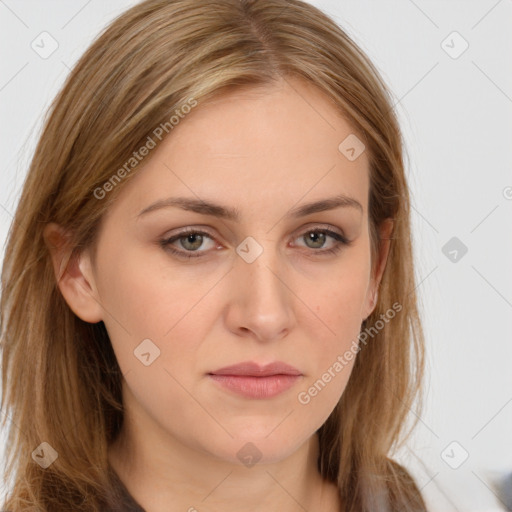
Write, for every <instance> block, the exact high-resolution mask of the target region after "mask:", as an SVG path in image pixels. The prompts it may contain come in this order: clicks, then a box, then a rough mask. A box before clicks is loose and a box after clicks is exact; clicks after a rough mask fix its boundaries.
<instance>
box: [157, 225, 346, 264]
mask: <svg viewBox="0 0 512 512" xmlns="http://www.w3.org/2000/svg"><path fill="white" fill-rule="evenodd" d="M301 237H302V239H303V240H304V241H305V242H306V245H307V247H309V248H310V249H311V252H312V253H313V254H315V253H316V254H318V255H327V254H335V253H337V252H339V251H340V250H341V249H342V248H343V246H348V245H350V244H351V243H352V242H350V241H349V240H347V239H346V238H345V237H344V236H343V235H341V234H340V233H337V232H336V231H333V230H331V229H320V228H316V229H310V230H308V231H305V232H304V233H303V234H302V235H301V236H300V237H298V238H297V239H300V238H301ZM329 238H330V239H332V240H333V242H331V247H330V248H328V249H322V247H323V246H324V245H325V244H326V241H327V240H328V239H329ZM297 239H296V240H297ZM205 240H210V241H211V242H214V238H213V237H212V236H211V235H210V234H209V233H207V232H205V231H201V230H197V229H193V228H189V229H187V230H184V231H182V232H181V233H177V234H176V235H173V236H171V237H169V238H164V239H162V240H160V242H159V243H160V245H161V247H162V248H163V249H165V250H166V251H168V252H170V253H171V254H173V255H175V256H177V257H178V258H185V259H190V258H198V257H201V256H203V255H204V253H207V252H209V251H208V250H202V251H200V250H199V249H200V248H201V246H203V244H204V242H205ZM176 242H179V245H180V246H181V249H177V248H176V247H174V246H173V244H175V243H176ZM213 246H215V244H213Z"/></svg>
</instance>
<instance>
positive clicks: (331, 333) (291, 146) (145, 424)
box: [64, 80, 375, 464]
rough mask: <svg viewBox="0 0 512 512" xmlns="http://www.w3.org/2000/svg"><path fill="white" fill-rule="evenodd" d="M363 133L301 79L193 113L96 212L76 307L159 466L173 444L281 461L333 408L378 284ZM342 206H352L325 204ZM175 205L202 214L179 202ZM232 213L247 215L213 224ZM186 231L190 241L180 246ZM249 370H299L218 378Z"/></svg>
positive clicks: (229, 456) (234, 458)
mask: <svg viewBox="0 0 512 512" xmlns="http://www.w3.org/2000/svg"><path fill="white" fill-rule="evenodd" d="M290 85H292V86H293V88H292V87H290ZM352 133H353V131H352V129H351V127H350V126H349V125H348V124H347V123H346V122H345V121H344V120H343V119H342V118H340V117H339V116H338V115H337V114H336V113H335V110H334V108H333V106H332V105H331V104H330V103H329V102H327V100H326V99H324V97H323V96H321V94H320V93H319V92H317V91H316V90H315V89H313V88H312V87H311V86H309V85H306V84H304V83H302V82H299V81H297V80H289V81H287V82H281V83H280V84H279V85H278V86H275V87H272V88H267V89H264V90H261V89H260V90H254V89H253V90H251V91H245V92H240V91H239V92H236V93H233V94H230V95H229V96H225V97H222V98H221V99H216V100H215V101H214V102H210V103H209V104H200V105H199V106H197V107H196V108H195V109H193V110H192V111H191V112H190V113H189V114H188V115H187V116H185V118H184V119H183V120H181V121H180V124H178V125H177V126H175V127H174V129H173V130H172V132H171V135H170V136H169V137H168V138H167V139H165V140H164V141H163V142H162V144H161V145H160V146H158V147H157V148H156V149H152V150H151V151H150V155H151V159H149V158H148V159H147V161H144V160H143V161H142V163H141V164H139V169H137V174H136V175H135V176H133V177H132V178H133V179H131V181H130V182H129V183H127V184H126V186H125V187H124V189H123V190H122V192H121V193H120V195H119V198H118V200H117V201H116V202H115V203H114V205H113V206H112V208H111V209H110V210H109V212H108V214H107V215H106V217H105V218H104V219H103V223H102V226H101V230H100V233H99V237H98V239H97V245H96V248H95V251H96V252H95V256H94V258H93V259H92V260H91V259H89V253H88V252H86V253H84V255H83V259H82V261H81V265H80V268H81V270H82V271H83V273H84V278H85V279H86V281H84V282H86V283H87V285H86V287H87V286H90V289H89V292H88V297H89V299H87V298H83V301H82V303H80V304H84V303H85V301H87V300H90V303H89V304H88V306H87V307H82V306H81V305H74V304H73V300H70V301H68V302H71V304H70V305H71V306H72V307H73V309H74V311H75V312H76V313H77V314H78V315H79V316H81V317H82V318H83V319H85V320H87V321H91V322H97V321H99V320H103V321H104V323H105V326H106V328H107V330H108V333H109V336H110V339H111V341H112V346H113V349H114V351H115V354H116V357H117V359H118V362H119V365H120V368H121V370H122V372H123V374H124V379H125V382H124V384H123V386H124V390H123V392H124V395H123V396H124V400H125V407H126V410H127V414H128V415H131V417H132V418H136V422H137V425H138V427H137V428H138V429H139V433H141V432H142V433H143V435H144V438H145V441H144V442H145V443H147V445H148V447H149V446H158V450H160V451H161V452H162V457H164V456H165V446H171V445H173V446H174V448H175V447H176V446H181V447H184V448H187V449H192V450H195V451H200V452H202V453H203V454H204V453H207V454H210V455H213V456H215V457H216V458H220V459H222V460H225V461H229V462H235V463H238V464H239V463H240V462H241V461H242V462H243V460H242V459H243V456H244V455H249V456H253V458H254V457H256V458H260V457H261V458H260V459H259V460H260V462H272V461H277V460H279V459H282V458H284V457H286V456H288V455H290V454H291V453H293V452H294V451H296V450H297V449H298V447H299V446H300V445H302V444H303V443H304V442H305V441H306V440H307V439H308V438H310V437H311V436H312V435H313V434H314V433H315V431H316V430H317V429H318V428H319V427H320V426H321V425H322V424H323V423H324V422H325V420H326V419H327V417H328V416H329V414H330V413H331V412H332V410H333V408H334V407H335V405H336V403H337V402H338V400H339V399H340V397H341V395H342V393H343V391H344V389H345V386H346V384H347V381H348V378H349V375H350V372H351V370H352V367H353V363H354V359H352V360H350V361H346V359H345V361H346V364H345V365H344V366H343V368H342V369H341V370H339V371H337V370H336V369H335V368H338V369H339V366H337V365H336V364H335V363H336V362H337V361H338V362H339V357H343V355H344V354H345V352H346V351H347V350H349V349H351V347H352V352H353V353H355V350H354V347H355V346H356V345H355V342H356V341H357V336H358V334H359V332H360V327H361V322H362V321H363V320H364V319H365V318H366V317H367V316H368V315H369V314H370V312H371V311H372V309H373V305H374V304H373V302H372V294H373V292H374V291H375V282H374V281H373V280H372V276H371V272H370V270H371V261H370V239H369V225H368V187H369V176H368V159H367V154H366V152H364V151H363V152H362V153H361V154H360V155H359V156H357V155H358V152H359V151H360V149H361V148H360V147H359V146H354V139H353V138H352V137H353V135H351V134H352ZM349 136H351V138H350V139H348V141H347V142H345V143H344V144H342V148H341V151H340V149H339V146H340V143H342V142H343V141H344V140H345V139H346V138H347V137H349ZM351 147H354V149H355V151H351V150H350V148H351ZM342 151H343V152H342ZM347 155H348V156H349V157H350V158H347ZM354 156H357V158H355V159H354ZM341 196H346V198H350V199H348V201H346V204H345V205H344V206H343V203H342V202H340V203H341V204H338V203H336V204H335V203H334V202H333V203H329V202H325V201H328V200H329V201H332V200H333V199H339V198H340V197H341ZM177 198H183V199H184V200H185V199H186V200H187V201H189V204H190V205H195V206H189V207H188V208H184V207H180V206H179V205H175V206H172V205H170V201H171V200H176V199H177ZM166 202H169V204H167V206H166ZM206 203H208V204H210V203H211V204H215V205H217V206H215V207H213V206H208V207H206ZM312 203H318V206H317V207H309V208H304V206H305V205H310V204H312ZM201 204H202V205H203V206H202V207H201V208H199V207H198V205H201ZM153 205H156V206H153ZM332 206H335V207H332ZM196 210H197V211H196ZM198 210H201V211H198ZM231 211H232V212H236V213H237V218H236V219H235V218H231V217H228V216H223V215H222V216H221V215H220V214H221V212H222V213H223V212H231ZM186 229H187V230H190V231H193V232H195V233H197V234H196V235H195V236H194V235H193V234H192V235H186V234H182V235H181V238H178V235H180V233H183V231H184V230H186ZM321 230H330V231H332V232H333V233H334V235H331V234H325V233H324V232H322V231H321ZM338 235H339V236H341V237H345V238H346V239H347V240H348V241H349V242H350V245H344V244H343V243H342V242H339V241H337V240H336V238H335V237H336V236H338ZM173 237H176V238H175V240H173V241H169V242H167V243H166V242H165V240H169V239H171V238H173ZM173 251H176V253H174V252H173ZM187 255H191V256H193V257H190V258H188V259H187V257H186V256H187ZM64 286H65V285H64ZM82 288H83V287H82ZM86 295H87V294H86ZM363 350H364V348H363ZM354 357H355V356H354ZM248 361H252V362H254V363H256V364H257V365H261V366H263V365H266V364H268V363H272V362H284V363H286V364H288V365H291V366H292V367H294V368H295V369H296V370H297V371H298V373H299V376H298V377H294V378H293V377H290V376H288V377H283V376H281V377H276V376H274V377H267V378H265V379H263V378H262V377H254V376H253V377H245V378H242V377H231V378H226V377H224V378H212V376H211V375H210V374H211V373H213V372H215V371H216V370H218V369H221V368H223V367H227V366H231V365H235V364H238V363H241V362H248ZM276 372H277V373H279V371H278V370H276ZM231 373H232V374H236V371H233V372H231ZM326 373H327V374H329V375H327V376H326ZM328 377H330V378H328ZM257 379H260V380H257ZM318 381H321V383H320V384H319V383H318ZM229 383H230V384H231V385H232V386H233V388H230V387H227V384H229ZM315 383H317V384H316V388H315V389H316V392H315V390H313V391H308V390H310V388H312V387H315ZM258 384H259V386H258ZM285 384H286V385H285ZM281 386H282V387H281ZM286 386H288V387H287V388H286ZM285 388H286V389H285ZM247 443H252V445H248V444H247Z"/></svg>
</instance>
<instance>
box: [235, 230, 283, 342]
mask: <svg viewBox="0 0 512 512" xmlns="http://www.w3.org/2000/svg"><path fill="white" fill-rule="evenodd" d="M236 252H237V254H238V258H237V260H236V261H235V268H234V269H233V276H232V277H233V279H235V281H236V286H237V288H238V290H237V294H236V295H237V298H238V301H237V302H238V304H239V305H240V309H239V310H238V315H237V322H238V324H239V325H238V327H239V328H241V327H245V328H246V329H249V330H251V331H253V332H254V333H255V334H257V335H258V336H260V337H267V338H272V337H273V336H274V337H275V336H277V335H279V334H280V333H281V332H282V331H283V329H286V328H290V326H291V321H292V304H291V297H292V294H291V292H290V290H289V288H288V286H287V285H286V272H285V270H284V269H285V268H286V267H285V263H283V261H282V258H281V255H280V253H279V247H278V246H277V244H276V243H275V242H274V241H273V240H272V237H268V236H267V237H264V236H263V235H261V236H257V237H252V236H249V237H247V238H246V239H245V240H243V241H242V242H241V243H240V244H239V246H238V247H237V249H236Z"/></svg>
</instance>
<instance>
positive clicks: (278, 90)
mask: <svg viewBox="0 0 512 512" xmlns="http://www.w3.org/2000/svg"><path fill="white" fill-rule="evenodd" d="M353 134H354V129H353V127H352V126H351V125H350V124H349V123H348V122H347V121H346V120H345V119H344V118H343V117H341V116H340V115H339V113H338V112H337V111H336V109H335V107H334V105H333V103H332V102H331V101H330V100H329V99H328V98H326V97H325V96H324V95H323V94H322V92H320V91H319V90H318V89H316V88H315V87H314V86H312V85H310V84H307V83H305V82H303V81H300V80H296V79H294V80H292V79H287V80H286V81H281V82H279V83H277V84H274V85H272V86H265V87H257V88H254V87H253V88H247V87H245V88H243V89H239V90H234V91H231V92H229V93H226V94H223V95H221V96H219V97H215V98H213V99H211V100H209V101H207V102H205V103H200V104H199V105H198V106H197V107H195V108H194V109H193V110H191V111H190V113H188V114H186V115H185V116H184V117H183V118H182V119H181V120H180V122H179V123H178V124H177V125H175V126H174V128H173V129H172V132H170V135H168V136H167V137H166V138H165V139H164V140H163V141H162V142H161V143H160V145H159V146H158V147H157V148H156V149H154V150H152V151H153V154H151V158H149V159H148V161H147V162H143V163H142V165H141V166H140V169H139V170H138V171H137V175H136V176H134V177H133V179H132V180H131V182H130V183H129V184H128V186H127V187H126V191H124V190H123V193H122V194H121V196H120V201H121V202H124V204H125V206H129V207H131V208H132V211H133V209H135V208H139V207H140V208H143V207H144V206H145V205H147V203H148V202H151V201H154V200H158V199H161V198H164V197H167V196H170V195H180V196H184V195H187V196H190V197H195V198H196V199H197V198H202V197H208V198H218V199H219V201H220V200H221V199H222V198H226V201H220V202H223V203H225V204H228V205H231V206H233V207H236V208H237V209H239V210H240V211H242V212H243V210H244V204H245V205H246V206H247V207H253V208H261V207H262V206H267V207H272V208H275V212H276V213H278V210H279V209H280V208H281V209H282V208H283V207H284V206H286V207H287V209H288V208H289V207H292V206H293V205H295V204H297V203H298V202H300V200H301V198H304V201H303V202H310V201H313V200H316V199H323V198H325V197H331V196H333V195H335V194H337V193H340V194H345V195H348V196H352V197H357V199H358V201H360V202H361V203H362V205H363V208H364V210H365V211H366V210H367V195H368V183H369V181H368V158H367V155H366V152H363V153H362V154H361V155H360V156H359V157H358V158H357V159H355V160H353V161H351V160H349V159H347V157H346V156H345V155H344V154H343V153H342V152H340V149H339V146H340V143H342V141H344V140H345V139H347V137H349V136H353ZM122 197H124V201H123V199H122Z"/></svg>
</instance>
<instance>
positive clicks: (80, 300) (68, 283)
mask: <svg viewBox="0 0 512 512" xmlns="http://www.w3.org/2000/svg"><path fill="white" fill-rule="evenodd" d="M43 237H44V241H45V243H46V246H47V247H48V250H49V252H50V254H51V258H52V263H53V269H54V272H55V278H56V280H57V286H58V287H59V289H60V291H61V293H62V295H63V297H64V300H65V301H66V302H67V304H68V306H69V307H70V308H71V310H72V311H73V312H74V313H75V314H76V315H77V316H78V317H79V318H81V319H82V320H84V321H85V322H89V323H97V322H99V321H101V320H102V319H103V310H102V307H101V304H100V302H99V298H98V293H97V290H96V287H95V282H94V275H93V272H92V266H91V259H90V254H89V251H88V250H87V249H85V250H84V251H82V252H81V253H80V254H76V253H74V252H73V251H72V247H71V245H70V243H69V241H70V239H71V236H70V233H69V232H67V231H65V230H64V229H63V228H62V227H61V226H59V225H58V224H55V223H54V222H51V223H49V224H48V225H46V226H45V229H44V231H43Z"/></svg>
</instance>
